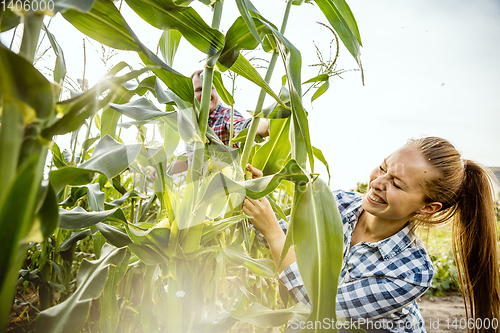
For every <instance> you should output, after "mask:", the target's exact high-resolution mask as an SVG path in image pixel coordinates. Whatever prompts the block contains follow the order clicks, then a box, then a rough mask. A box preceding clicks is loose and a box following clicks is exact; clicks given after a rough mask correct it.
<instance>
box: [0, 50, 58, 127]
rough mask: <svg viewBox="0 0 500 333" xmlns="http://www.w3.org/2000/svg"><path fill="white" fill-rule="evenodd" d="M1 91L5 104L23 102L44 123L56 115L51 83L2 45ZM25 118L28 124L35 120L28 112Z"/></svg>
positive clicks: (0, 58)
mask: <svg viewBox="0 0 500 333" xmlns="http://www.w3.org/2000/svg"><path fill="white" fill-rule="evenodd" d="M0 91H1V92H2V96H3V100H4V103H6V102H7V101H12V102H14V101H21V102H23V103H24V104H26V105H28V106H30V107H31V108H32V109H33V110H35V111H36V116H37V117H38V118H39V119H40V120H42V121H45V120H46V119H47V118H50V117H51V116H52V115H54V104H55V100H54V96H53V93H52V85H51V84H50V82H49V81H47V79H46V78H45V77H44V76H43V75H42V74H41V73H40V72H39V71H38V70H37V69H36V68H35V67H33V65H32V64H31V63H29V62H28V61H27V60H26V59H24V58H23V57H21V56H19V55H17V54H15V53H14V52H12V51H10V50H9V49H7V48H6V47H5V46H3V44H1V43H0ZM21 111H23V112H24V111H27V110H21ZM24 116H25V117H26V118H25V122H26V123H27V122H28V121H30V120H33V118H34V117H33V115H32V116H30V115H29V114H27V113H26V112H24Z"/></svg>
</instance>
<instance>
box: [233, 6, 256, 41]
mask: <svg viewBox="0 0 500 333" xmlns="http://www.w3.org/2000/svg"><path fill="white" fill-rule="evenodd" d="M236 5H237V6H238V10H239V11H240V14H241V17H242V18H243V20H244V21H245V23H246V25H247V27H248V29H249V30H250V31H251V32H252V35H253V37H254V38H255V39H256V40H257V41H258V42H259V43H260V36H259V33H258V32H257V28H256V27H255V24H254V22H253V19H252V16H251V15H250V13H249V11H248V8H247V5H246V1H245V0H236Z"/></svg>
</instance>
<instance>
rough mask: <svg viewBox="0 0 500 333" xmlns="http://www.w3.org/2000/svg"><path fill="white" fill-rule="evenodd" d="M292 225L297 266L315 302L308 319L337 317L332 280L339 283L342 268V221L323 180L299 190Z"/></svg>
mask: <svg viewBox="0 0 500 333" xmlns="http://www.w3.org/2000/svg"><path fill="white" fill-rule="evenodd" d="M291 224H292V225H293V229H292V233H293V234H292V237H293V243H294V248H295V256H296V257H297V264H298V267H299V271H300V274H301V277H302V280H303V281H304V286H305V288H306V290H307V293H308V295H309V298H310V299H311V303H312V311H311V315H310V316H309V318H308V320H311V321H313V322H314V321H316V320H319V321H322V320H323V319H324V318H336V315H335V304H336V303H335V300H336V297H335V296H336V295H337V284H336V283H332V281H338V278H339V274H340V269H341V266H342V253H343V231H342V220H341V217H340V213H339V212H338V209H337V205H336V203H335V199H334V197H333V194H332V192H331V191H330V188H329V187H328V186H327V185H326V184H325V183H324V182H323V181H322V180H321V179H320V178H318V179H316V180H315V181H314V182H311V183H309V184H307V185H306V186H305V187H301V188H300V190H299V193H298V195H297V197H296V199H295V202H294V206H293V212H292V218H291ZM308 331H309V330H306V332H308Z"/></svg>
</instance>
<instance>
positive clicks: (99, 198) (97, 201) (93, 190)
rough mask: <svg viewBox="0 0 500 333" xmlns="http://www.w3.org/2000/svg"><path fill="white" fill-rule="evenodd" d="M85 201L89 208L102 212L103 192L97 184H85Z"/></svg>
mask: <svg viewBox="0 0 500 333" xmlns="http://www.w3.org/2000/svg"><path fill="white" fill-rule="evenodd" d="M87 202H88V204H89V207H90V210H91V211H94V212H102V211H103V210H104V192H102V191H101V190H100V188H99V184H97V183H96V184H90V185H87Z"/></svg>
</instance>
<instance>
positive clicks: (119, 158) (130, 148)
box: [80, 135, 142, 179]
mask: <svg viewBox="0 0 500 333" xmlns="http://www.w3.org/2000/svg"><path fill="white" fill-rule="evenodd" d="M141 148H142V145H141V144H138V143H137V144H130V145H124V144H122V143H119V142H117V141H116V140H115V139H113V138H112V137H110V136H109V135H106V136H105V137H104V138H102V139H101V141H99V143H98V144H97V146H96V147H95V148H94V152H93V154H92V157H91V158H90V159H89V160H87V161H85V162H84V163H83V164H81V165H80V167H81V168H82V169H89V170H95V171H99V172H100V173H103V174H104V175H106V177H108V179H112V178H114V177H115V176H117V175H119V174H120V173H121V172H122V171H123V170H125V169H126V168H127V167H128V166H129V165H130V164H131V163H132V162H133V161H134V160H135V159H136V157H137V155H139V152H140V150H141Z"/></svg>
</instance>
